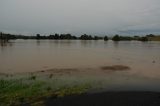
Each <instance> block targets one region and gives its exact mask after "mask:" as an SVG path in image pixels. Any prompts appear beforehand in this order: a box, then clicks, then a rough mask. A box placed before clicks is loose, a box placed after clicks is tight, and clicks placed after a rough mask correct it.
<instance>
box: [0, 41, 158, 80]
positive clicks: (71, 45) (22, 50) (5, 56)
mask: <svg viewBox="0 0 160 106" xmlns="http://www.w3.org/2000/svg"><path fill="white" fill-rule="evenodd" d="M153 61H154V62H153ZM106 65H126V66H130V67H132V70H133V71H131V73H139V74H140V73H141V74H145V75H146V76H151V77H155V76H157V77H159V76H160V71H159V69H160V42H139V41H121V42H112V41H102V40H99V41H92V40H89V41H87V40H11V41H9V42H2V41H1V42H0V72H8V73H14V72H28V71H37V70H42V69H52V68H82V67H83V68H96V67H100V66H106Z"/></svg>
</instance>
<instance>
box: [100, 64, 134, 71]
mask: <svg viewBox="0 0 160 106" xmlns="http://www.w3.org/2000/svg"><path fill="white" fill-rule="evenodd" d="M100 68H101V70H111V71H124V70H130V69H131V68H130V67H129V66H124V65H113V66H103V67H100Z"/></svg>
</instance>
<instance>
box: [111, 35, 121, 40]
mask: <svg viewBox="0 0 160 106" xmlns="http://www.w3.org/2000/svg"><path fill="white" fill-rule="evenodd" d="M112 40H113V41H120V37H119V35H115V36H114V37H113V38H112Z"/></svg>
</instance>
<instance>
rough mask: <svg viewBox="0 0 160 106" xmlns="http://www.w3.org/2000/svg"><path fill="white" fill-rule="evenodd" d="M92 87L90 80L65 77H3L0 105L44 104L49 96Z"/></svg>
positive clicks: (80, 91)
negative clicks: (67, 78) (66, 78)
mask: <svg viewBox="0 0 160 106" xmlns="http://www.w3.org/2000/svg"><path fill="white" fill-rule="evenodd" d="M82 82H83V83H82ZM91 87H92V86H91V83H90V82H84V81H75V80H73V79H69V80H65V78H59V79H57V78H51V77H49V78H48V79H47V78H41V77H40V76H29V77H23V78H15V77H14V78H8V77H7V78H1V79H0V106H9V105H21V104H31V105H43V100H44V99H45V98H47V97H51V96H53V97H55V98H60V97H64V96H67V95H79V94H82V93H86V92H87V91H88V90H89V89H91Z"/></svg>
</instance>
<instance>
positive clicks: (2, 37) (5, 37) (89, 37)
mask: <svg viewBox="0 0 160 106" xmlns="http://www.w3.org/2000/svg"><path fill="white" fill-rule="evenodd" d="M9 39H37V40H43V39H50V40H105V41H108V40H113V41H131V40H138V41H160V35H153V34H149V35H146V36H122V35H118V34H116V35H115V36H113V37H108V36H106V35H105V36H103V37H102V36H97V35H94V36H93V35H87V34H83V35H81V36H80V37H77V36H74V35H71V34H57V33H56V34H51V35H48V36H46V35H40V34H36V36H25V35H14V34H7V33H2V32H0V40H5V41H8V40H9Z"/></svg>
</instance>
